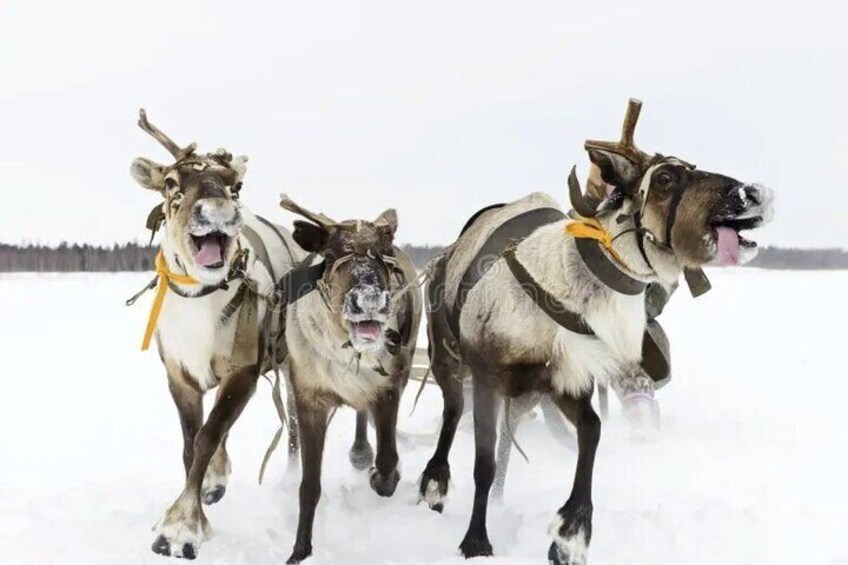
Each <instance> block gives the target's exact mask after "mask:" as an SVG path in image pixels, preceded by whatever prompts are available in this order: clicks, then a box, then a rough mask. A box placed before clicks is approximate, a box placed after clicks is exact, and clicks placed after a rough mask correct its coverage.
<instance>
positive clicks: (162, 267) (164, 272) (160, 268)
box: [141, 250, 200, 351]
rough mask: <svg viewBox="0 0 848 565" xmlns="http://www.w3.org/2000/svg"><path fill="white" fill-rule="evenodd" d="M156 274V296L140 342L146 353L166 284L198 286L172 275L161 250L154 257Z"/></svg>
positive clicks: (187, 278)
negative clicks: (157, 279)
mask: <svg viewBox="0 0 848 565" xmlns="http://www.w3.org/2000/svg"><path fill="white" fill-rule="evenodd" d="M156 273H157V274H158V275H159V282H158V283H157V285H156V286H157V288H156V296H155V297H154V298H153V306H152V307H151V308H150V316H149V317H148V318H147V328H146V329H145V330H144V341H142V342H141V350H142V351H147V348H148V347H150V339H151V338H152V337H153V330H155V329H156V322H157V320H159V313H160V312H162V303H163V302H165V295H166V294H167V293H168V282H169V281H173V282H175V283H177V284H185V285H194V284H200V283H199V282H198V281H196V280H195V279H193V278H192V277H190V276H188V275H178V274H176V273H172V272H171V271H170V270H169V269H168V263H167V262H166V261H165V255H164V254H163V253H162V251H161V250H160V251H159V254H158V255H157V256H156Z"/></svg>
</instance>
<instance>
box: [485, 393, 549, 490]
mask: <svg viewBox="0 0 848 565" xmlns="http://www.w3.org/2000/svg"><path fill="white" fill-rule="evenodd" d="M538 402H539V397H538V395H536V394H526V395H524V396H519V397H518V398H514V399H513V400H512V401H511V402H510V403H509V413H504V415H503V417H502V418H501V431H500V433H498V459H497V464H496V465H495V469H496V471H495V484H494V487H493V488H492V499H493V500H496V501H502V500H503V495H504V488H505V487H506V471H507V469H508V468H509V459H510V456H511V455H512V437H511V435H510V430H512V435H514V434H515V433H517V431H518V426H519V425H520V424H521V419H522V418H523V417H524V415H525V414H527V412H529V411H530V410H532V409H533V408H535V406H536V404H537V403H538Z"/></svg>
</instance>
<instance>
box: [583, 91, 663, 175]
mask: <svg viewBox="0 0 848 565" xmlns="http://www.w3.org/2000/svg"><path fill="white" fill-rule="evenodd" d="M641 111H642V101H641V100H637V99H636V98H631V99H630V100H629V101H628V102H627V114H625V116H624V125H623V126H622V127H621V139H620V140H619V141H596V140H592V139H589V140H587V141H586V143H585V148H586V150H587V151H588V150H590V149H602V150H606V151H612V152H614V153H618V154H619V155H623V156H625V157H627V158H628V159H630V160H631V161H634V162H636V163H638V164H642V163H644V162H645V161H647V160H648V159H650V158H651V156H650V155H648V154H647V153H645V152H644V151H642V150H641V149H639V148H638V147H636V144H635V143H633V133H634V132H635V131H636V123H637V122H638V121H639V113H640V112H641Z"/></svg>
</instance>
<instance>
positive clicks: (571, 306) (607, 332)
mask: <svg viewBox="0 0 848 565" xmlns="http://www.w3.org/2000/svg"><path fill="white" fill-rule="evenodd" d="M640 107H641V103H640V102H638V101H631V103H630V106H629V108H628V113H627V117H626V119H625V125H624V128H623V131H622V136H621V140H620V141H619V142H614V143H610V142H598V141H587V142H586V150H587V151H588V152H589V158H590V161H591V162H592V163H593V164H595V165H597V166H598V167H599V168H600V171H601V176H602V178H603V181H604V182H605V183H607V184H609V185H612V186H613V187H614V189H613V190H612V191H611V192H610V193H609V194H608V195H607V196H606V197H605V198H604V199H603V200H602V201H601V202H600V203H599V204H598V205H595V204H592V203H590V202H589V201H587V200H586V199H585V198H584V195H583V193H582V191H581V190H580V187H579V186H578V184H577V180H576V177H575V175H574V171H572V174H571V176H570V178H569V185H570V195H571V200H572V204H573V206H574V209H575V210H576V212H577V213H578V214H579V215H580V216H581V218H578V219H568V218H566V216H565V214H563V212H561V211H560V209H559V206H558V205H557V203H556V202H555V201H554V199H553V198H551V197H550V196H548V195H546V194H542V193H534V194H531V195H529V196H527V197H525V198H522V199H521V200H518V201H515V202H513V203H511V204H507V205H503V206H496V207H492V208H490V209H488V210H485V211H483V212H482V213H480V214H479V215H477V216H476V218H474V219H473V220H472V221H471V222H469V225H468V226H467V228H466V229H465V230H464V231H463V233H462V235H460V237H459V239H458V240H457V241H456V243H454V245H452V246H451V247H450V248H449V249H448V250H447V252H446V254H445V256H444V257H443V258H442V259H441V260H440V261H439V262H438V263H437V265H436V268H435V270H434V275H433V278H432V280H431V282H430V288H429V289H428V291H427V297H428V302H429V304H428V308H427V312H428V322H429V332H430V338H431V347H432V359H431V369H432V371H433V374H434V376H435V377H436V380H437V382H438V384H439V385H440V386H441V388H442V392H443V396H444V401H445V408H444V415H443V418H444V422H443V426H442V430H441V434H440V437H439V442H438V446H437V448H436V452H435V453H434V455H433V457H432V458H431V459H430V461H429V462H428V464H427V467H426V469H425V470H424V473H423V475H422V478H421V484H420V492H421V497H422V499H423V500H425V501H426V502H427V503H428V504H429V505H430V507H431V508H433V509H435V510H441V508H442V507H443V504H444V498H445V496H446V494H447V490H448V483H449V479H450V466H449V464H448V454H449V452H450V448H451V445H452V442H453V438H454V434H455V432H456V426H457V422H458V420H459V417H460V415H461V413H462V405H463V398H462V390H461V380H462V377H463V375H465V374H467V373H469V372H470V373H471V375H472V377H473V391H474V431H475V434H474V435H475V444H476V456H475V463H474V482H475V485H476V492H475V496H474V505H473V511H472V515H471V522H470V524H469V527H468V530H467V532H466V534H465V538H464V539H463V540H462V543H461V544H460V549H461V550H462V553H463V554H464V555H465V556H466V557H475V556H479V555H491V554H492V545H491V543H490V542H489V539H488V534H487V530H486V512H487V505H488V497H489V490H490V487H491V486H492V482H493V479H494V476H495V457H494V449H495V439H496V423H497V415H498V406H499V404H498V398H499V397H500V396H506V397H507V398H510V397H519V396H522V395H525V394H529V393H535V394H544V395H549V396H550V398H551V399H552V400H553V402H554V403H555V404H556V405H557V406H558V407H559V409H560V410H561V411H562V413H563V414H564V415H565V416H566V418H568V420H570V421H571V422H572V423H573V424H574V425H575V426H576V428H577V437H578V457H577V468H576V472H575V475H574V481H573V485H572V490H571V495H570V496H569V498H568V500H567V501H566V502H565V504H564V505H563V506H562V507H561V508H560V509H559V510H558V511H557V513H556V517H555V520H554V522H553V523H552V525H551V528H550V533H551V535H552V537H553V543H552V544H551V545H550V548H549V550H548V559H549V561H550V563H553V564H555V565H582V564H584V563H585V562H586V558H587V554H588V547H589V542H590V540H591V536H592V472H593V468H594V461H595V451H596V448H597V445H598V442H599V440H600V431H601V422H600V419H599V418H598V416H597V415H596V414H595V411H594V410H593V408H592V404H591V396H592V390H593V382H594V381H595V380H597V381H599V382H606V381H607V380H608V379H609V378H610V377H611V376H613V375H616V374H620V373H622V372H627V371H632V370H638V368H639V364H640V361H641V360H642V357H643V347H644V346H645V343H647V340H644V334H645V327H646V314H645V298H644V290H645V287H646V286H647V284H648V283H651V282H659V283H662V284H663V285H666V286H669V285H672V284H673V283H674V282H675V281H676V280H677V279H678V277H679V276H680V274H681V273H682V272H683V271H684V269H697V268H699V267H700V266H702V265H704V264H706V263H709V262H711V261H713V260H716V259H717V260H719V261H721V262H722V263H724V264H739V263H742V262H744V261H745V260H746V259H749V258H751V257H752V256H753V255H754V254H755V252H756V244H755V243H753V242H751V241H748V240H746V239H744V238H743V237H741V236H740V235H739V232H740V231H742V230H748V229H753V228H756V227H758V226H760V225H762V224H764V223H765V222H767V221H769V219H770V217H771V214H772V207H771V201H772V196H771V191H769V190H768V189H766V188H763V187H761V186H759V185H750V184H744V183H741V182H739V181H737V180H735V179H732V178H730V177H726V176H722V175H719V174H715V173H708V172H704V171H699V170H697V169H696V168H695V167H694V166H693V165H691V164H689V163H686V162H685V161H682V160H681V159H678V158H676V157H665V156H662V155H659V154H654V155H650V154H648V153H645V152H643V151H641V150H639V149H638V148H637V147H636V146H635V144H634V143H633V132H634V130H635V127H636V121H637V118H638V114H639V110H640ZM643 340H644V341H645V343H643Z"/></svg>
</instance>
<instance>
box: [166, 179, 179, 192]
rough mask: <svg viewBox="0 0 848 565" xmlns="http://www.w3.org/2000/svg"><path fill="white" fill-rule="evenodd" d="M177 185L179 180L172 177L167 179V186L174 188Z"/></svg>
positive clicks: (169, 188) (170, 188)
mask: <svg viewBox="0 0 848 565" xmlns="http://www.w3.org/2000/svg"><path fill="white" fill-rule="evenodd" d="M176 187H177V181H176V180H174V179H172V178H166V179H165V188H167V189H168V190H172V189H174V188H176Z"/></svg>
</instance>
